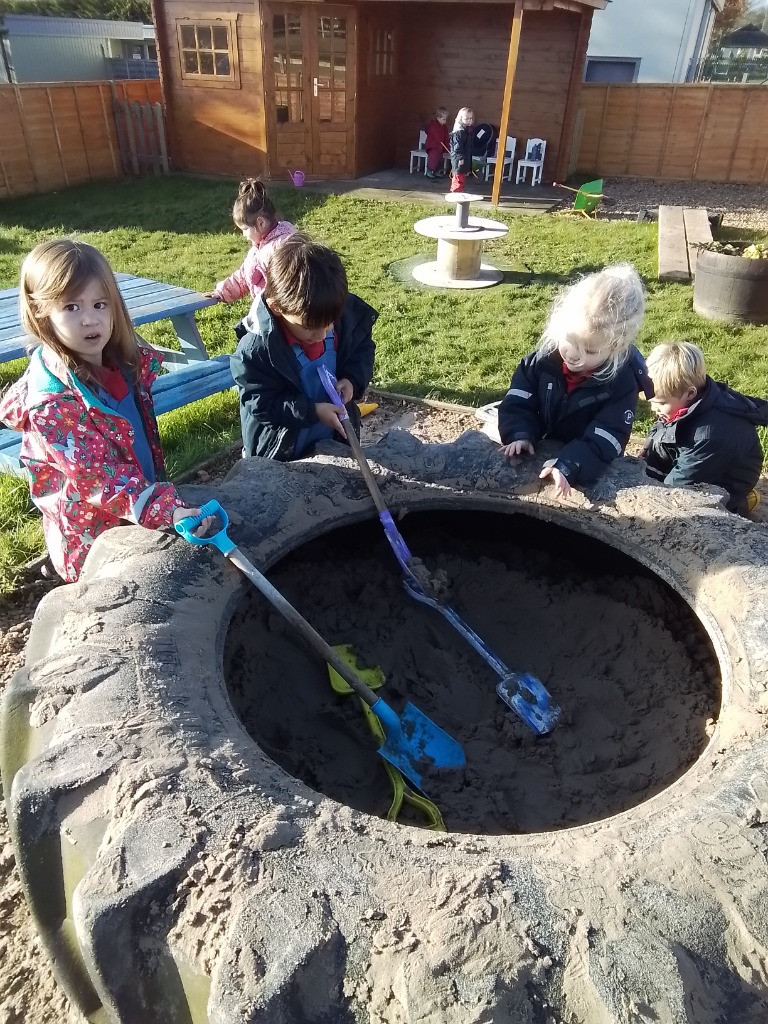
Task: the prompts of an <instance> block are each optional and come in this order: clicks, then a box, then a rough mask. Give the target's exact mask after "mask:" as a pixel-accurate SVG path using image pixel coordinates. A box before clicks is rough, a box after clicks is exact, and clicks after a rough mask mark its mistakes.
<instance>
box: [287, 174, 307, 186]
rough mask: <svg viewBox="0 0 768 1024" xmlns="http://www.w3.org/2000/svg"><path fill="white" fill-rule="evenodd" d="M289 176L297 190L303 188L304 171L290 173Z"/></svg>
mask: <svg viewBox="0 0 768 1024" xmlns="http://www.w3.org/2000/svg"><path fill="white" fill-rule="evenodd" d="M288 174H289V176H290V179H291V181H292V182H293V184H294V185H295V186H296V188H301V186H302V185H303V184H304V171H288Z"/></svg>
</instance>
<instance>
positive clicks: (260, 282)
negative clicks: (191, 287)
mask: <svg viewBox="0 0 768 1024" xmlns="http://www.w3.org/2000/svg"><path fill="white" fill-rule="evenodd" d="M232 220H233V221H234V222H235V225H236V226H237V229H238V230H239V231H242V233H243V238H245V239H247V240H248V241H249V242H250V243H251V248H250V249H249V250H248V253H247V255H246V257H245V259H244V260H243V263H242V265H241V266H240V268H239V269H238V270H236V271H235V272H234V274H230V276H229V277H227V278H225V279H224V280H223V281H219V283H218V284H217V285H216V287H215V288H214V290H213V291H212V292H211V295H212V296H213V298H214V299H219V300H221V301H222V302H236V301H237V300H238V299H244V298H245V296H246V295H250V296H251V299H252V300H253V301H252V303H251V309H250V311H249V313H248V315H247V316H246V318H245V321H248V320H249V318H250V317H251V314H252V313H253V312H254V310H255V308H256V303H257V301H258V299H259V297H260V296H261V293H262V292H263V291H264V284H265V281H266V276H265V275H266V272H267V266H268V265H269V261H270V259H271V258H272V255H273V253H274V252H275V249H277V247H278V246H279V245H280V244H281V243H282V242H283V240H284V239H286V238H288V237H289V236H290V235H292V234H293V233H294V231H295V230H296V228H295V227H294V226H293V224H291V223H289V221H287V220H278V219H277V213H276V212H275V205H274V203H273V202H272V200H271V199H270V198H269V196H268V195H267V190H266V189H265V188H264V185H263V184H262V183H261V182H260V181H258V180H257V179H256V178H246V179H245V181H242V182H241V183H240V188H239V189H238V193H237V199H235V204H234V206H233V207H232ZM235 333H236V334H237V335H238V337H242V335H243V334H244V333H245V330H244V329H243V328H242V327H241V326H240V325H238V327H236V328H235Z"/></svg>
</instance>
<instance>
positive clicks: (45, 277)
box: [19, 238, 139, 383]
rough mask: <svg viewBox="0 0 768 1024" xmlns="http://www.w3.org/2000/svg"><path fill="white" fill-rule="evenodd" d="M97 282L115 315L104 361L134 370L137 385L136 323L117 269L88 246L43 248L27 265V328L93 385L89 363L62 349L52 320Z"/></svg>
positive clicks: (23, 289)
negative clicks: (64, 305)
mask: <svg viewBox="0 0 768 1024" xmlns="http://www.w3.org/2000/svg"><path fill="white" fill-rule="evenodd" d="M93 280H96V281H98V282H99V284H100V285H101V286H102V288H103V289H104V294H105V297H106V299H107V301H108V303H109V311H110V313H111V314H112V334H111V335H110V338H109V341H108V342H107V344H106V345H105V346H104V350H103V353H102V358H103V360H104V362H105V363H106V364H107V365H112V366H118V367H120V368H121V369H126V368H127V369H129V370H130V372H131V374H132V376H133V377H134V379H137V378H138V373H139V347H138V344H137V341H136V333H135V331H134V329H133V324H132V323H131V318H130V316H129V315H128V310H127V309H126V308H125V302H124V301H123V297H122V295H121V294H120V289H119V288H118V287H117V281H116V280H115V275H114V274H113V272H112V268H111V267H110V265H109V264H108V263H107V261H106V260H105V258H104V257H103V256H102V254H101V253H100V252H99V250H98V249H94V247H93V246H92V245H88V243H87V242H73V241H71V240H70V239H68V238H56V239H53V240H52V241H49V242H41V243H40V245H36V246H35V248H34V249H33V250H32V252H30V253H29V254H28V255H27V257H26V258H25V260H24V262H23V263H22V265H21V279H20V287H19V303H20V306H21V323H22V326H23V327H24V330H25V331H26V332H27V334H30V335H32V336H33V337H35V338H38V339H39V340H40V341H41V342H42V343H43V345H47V346H48V348H50V349H52V350H53V351H54V352H55V353H56V355H57V356H59V358H60V359H61V360H62V361H63V362H64V364H65V365H66V366H67V368H68V369H70V370H71V371H72V372H73V373H74V374H76V375H77V376H78V377H80V378H81V379H83V380H86V381H90V382H91V383H93V381H94V376H93V373H92V371H91V369H90V368H89V366H88V364H87V362H86V361H84V360H81V359H80V357H78V355H77V353H75V352H72V351H70V349H68V348H67V347H66V345H62V343H61V342H60V341H59V339H58V337H57V335H56V332H55V331H54V329H53V325H52V323H51V320H50V314H51V312H52V311H53V308H54V306H56V305H57V304H59V303H61V302H62V301H63V300H66V299H67V298H69V297H70V296H77V295H78V294H79V293H80V292H81V291H82V289H83V288H84V287H85V286H86V285H87V284H88V283H89V282H90V281H93Z"/></svg>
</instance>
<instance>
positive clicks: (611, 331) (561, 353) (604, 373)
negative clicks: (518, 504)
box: [499, 263, 651, 497]
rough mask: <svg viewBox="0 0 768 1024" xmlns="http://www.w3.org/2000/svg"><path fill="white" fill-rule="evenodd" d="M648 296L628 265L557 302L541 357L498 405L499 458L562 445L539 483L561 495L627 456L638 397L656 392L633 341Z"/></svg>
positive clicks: (518, 373)
mask: <svg viewBox="0 0 768 1024" xmlns="http://www.w3.org/2000/svg"><path fill="white" fill-rule="evenodd" d="M644 311H645V296H644V294H643V286H642V282H641V281H640V278H639V277H638V274H637V271H636V270H635V268H634V267H633V266H631V265H630V264H629V263H623V264H618V265H616V266H612V267H606V268H605V269H604V270H601V271H600V272H599V273H596V274H589V275H588V276H587V277H583V278H582V279H581V280H580V281H577V283H576V284H573V285H571V286H570V287H569V288H566V289H565V291H564V292H563V293H562V294H561V295H560V296H559V298H558V299H556V301H555V304H554V306H553V308H552V312H551V313H550V317H549V322H548V323H547V326H546V328H545V330H544V334H543V335H542V339H541V341H540V343H539V346H538V348H537V349H536V351H535V352H532V353H531V354H530V355H528V356H525V357H524V358H523V359H522V360H521V362H520V365H519V366H518V367H517V369H516V370H515V373H514V376H513V377H512V382H511V384H510V386H509V391H508V392H507V394H506V397H505V398H504V400H503V401H502V403H501V405H500V407H499V436H500V437H501V441H502V445H503V447H502V448H501V454H502V455H505V456H506V457H507V458H510V457H512V456H515V455H523V454H524V453H527V454H529V455H533V454H534V450H535V445H537V444H538V442H539V440H540V439H541V438H544V437H550V438H553V439H555V440H557V441H562V442H563V447H562V448H561V449H560V451H559V452H558V455H557V458H556V459H551V460H550V461H548V462H545V463H544V467H543V469H542V471H541V474H540V478H541V479H543V480H546V479H551V480H552V482H553V483H554V484H555V494H556V495H557V497H567V496H568V495H569V494H570V491H571V486H572V485H573V484H576V483H590V482H592V481H594V480H596V479H597V477H598V476H599V475H600V473H602V471H603V470H604V469H606V468H607V466H608V465H609V464H610V463H611V462H612V461H613V460H614V459H615V458H616V457H617V456H619V455H621V454H622V453H623V452H624V448H625V446H626V443H627V441H628V440H629V435H630V432H631V430H632V422H633V420H634V418H635V407H636V406H637V395H638V392H639V391H643V392H644V393H645V395H646V396H648V395H649V394H650V393H651V385H650V381H649V380H648V378H647V375H646V374H645V362H644V360H643V357H642V355H641V354H640V352H639V351H638V350H637V349H636V348H635V346H634V344H633V342H634V340H635V337H636V335H637V332H638V330H639V328H640V325H641V323H642V321H643V314H644Z"/></svg>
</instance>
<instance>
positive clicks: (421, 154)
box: [409, 130, 427, 174]
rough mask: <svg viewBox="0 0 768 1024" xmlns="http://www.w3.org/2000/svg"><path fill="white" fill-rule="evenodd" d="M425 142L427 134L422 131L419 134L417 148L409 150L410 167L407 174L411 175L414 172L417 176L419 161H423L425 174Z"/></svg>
mask: <svg viewBox="0 0 768 1024" xmlns="http://www.w3.org/2000/svg"><path fill="white" fill-rule="evenodd" d="M426 141H427V133H426V132H425V131H424V130H422V131H420V132H419V148H418V149H412V150H411V165H410V168H409V172H410V173H411V174H413V172H414V170H415V171H416V173H417V174H418V172H419V169H420V168H419V162H420V161H421V160H423V161H424V173H425V174H426V173H427V151H426V149H424V144H425V143H426Z"/></svg>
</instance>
